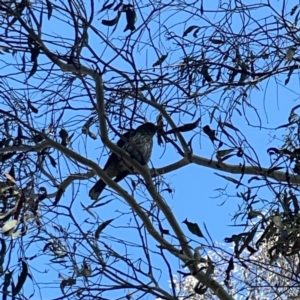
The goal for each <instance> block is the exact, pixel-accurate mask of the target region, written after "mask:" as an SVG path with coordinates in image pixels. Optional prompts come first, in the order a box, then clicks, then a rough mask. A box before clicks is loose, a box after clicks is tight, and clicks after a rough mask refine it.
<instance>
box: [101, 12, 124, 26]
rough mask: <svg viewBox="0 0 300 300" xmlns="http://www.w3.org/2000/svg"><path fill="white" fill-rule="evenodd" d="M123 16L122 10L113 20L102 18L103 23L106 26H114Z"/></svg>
mask: <svg viewBox="0 0 300 300" xmlns="http://www.w3.org/2000/svg"><path fill="white" fill-rule="evenodd" d="M120 16H121V12H118V14H117V16H116V17H115V18H114V19H112V20H102V22H101V23H102V24H103V25H105V26H114V25H117V24H118V22H119V19H120Z"/></svg>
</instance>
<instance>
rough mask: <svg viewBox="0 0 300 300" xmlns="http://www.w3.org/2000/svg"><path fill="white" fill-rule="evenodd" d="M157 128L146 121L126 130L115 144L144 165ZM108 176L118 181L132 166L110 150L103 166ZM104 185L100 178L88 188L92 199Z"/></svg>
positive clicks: (149, 153)
mask: <svg viewBox="0 0 300 300" xmlns="http://www.w3.org/2000/svg"><path fill="white" fill-rule="evenodd" d="M158 129H159V127H158V126H156V125H155V124H153V123H150V122H147V123H144V124H142V125H140V126H139V127H137V128H136V129H132V130H129V131H127V132H126V133H124V134H123V135H122V137H121V138H120V139H119V141H118V142H117V146H119V147H120V148H122V149H123V150H124V151H126V152H128V154H129V155H130V156H131V157H132V158H134V159H136V160H137V161H138V162H139V163H140V164H141V165H146V164H147V163H148V162H149V161H150V157H151V154H152V148H153V137H154V135H155V134H156V132H157V130H158ZM103 170H104V171H105V173H106V175H108V176H109V177H110V178H113V177H115V179H114V181H115V182H119V181H121V180H122V179H124V178H125V177H126V176H127V175H129V174H133V173H134V170H133V166H131V165H130V164H128V163H127V162H125V161H124V160H123V159H122V157H120V156H119V155H117V154H116V153H114V152H112V153H111V154H110V156H109V158H108V160H107V162H106V164H105V166H104V168H103ZM105 187H106V183H105V182H104V181H103V180H102V179H100V180H98V181H97V182H96V183H95V185H94V186H93V187H92V188H91V189H90V191H89V196H90V198H91V199H92V200H97V199H98V198H99V196H100V194H101V193H102V191H103V190H104V188H105Z"/></svg>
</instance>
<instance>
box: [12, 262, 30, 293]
mask: <svg viewBox="0 0 300 300" xmlns="http://www.w3.org/2000/svg"><path fill="white" fill-rule="evenodd" d="M27 276H28V266H27V264H26V262H25V261H23V260H22V272H21V274H20V276H19V277H18V283H17V285H16V286H15V287H14V288H13V289H12V293H13V295H18V294H19V293H20V291H21V289H22V287H23V285H24V283H25V281H26V278H27Z"/></svg>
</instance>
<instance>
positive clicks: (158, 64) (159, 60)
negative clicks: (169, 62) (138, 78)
mask: <svg viewBox="0 0 300 300" xmlns="http://www.w3.org/2000/svg"><path fill="white" fill-rule="evenodd" d="M167 57H168V54H164V55H162V56H161V57H160V58H159V59H158V60H157V61H156V62H155V63H154V64H153V65H152V67H153V68H154V67H157V66H160V65H161V64H162V63H163V62H164V61H165V60H166V58H167Z"/></svg>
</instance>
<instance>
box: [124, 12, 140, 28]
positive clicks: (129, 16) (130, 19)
mask: <svg viewBox="0 0 300 300" xmlns="http://www.w3.org/2000/svg"><path fill="white" fill-rule="evenodd" d="M123 9H124V7H123ZM125 13H126V20H127V25H126V27H125V29H124V32H125V31H127V30H131V31H133V30H135V23H136V20H137V16H136V12H135V11H134V10H133V9H130V8H129V7H127V9H126V10H125Z"/></svg>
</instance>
